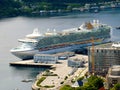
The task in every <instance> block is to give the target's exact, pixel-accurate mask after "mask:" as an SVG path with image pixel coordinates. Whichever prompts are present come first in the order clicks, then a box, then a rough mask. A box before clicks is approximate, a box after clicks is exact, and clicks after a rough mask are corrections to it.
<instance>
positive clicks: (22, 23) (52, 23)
mask: <svg viewBox="0 0 120 90" xmlns="http://www.w3.org/2000/svg"><path fill="white" fill-rule="evenodd" d="M119 17H120V10H111V11H106V12H105V11H102V12H100V13H89V14H88V13H85V14H71V15H67V16H56V17H46V18H27V17H15V18H7V19H2V20H0V90H14V89H15V88H19V90H31V85H32V82H29V83H24V82H21V80H23V79H27V78H30V79H34V78H35V77H36V75H37V74H38V73H39V72H41V71H44V70H45V69H44V68H26V67H12V66H9V62H13V61H19V60H20V59H18V58H16V57H15V56H13V55H12V54H10V52H9V50H10V49H11V48H12V47H16V46H18V45H19V44H20V43H18V42H17V39H19V38H23V37H24V36H25V35H26V34H29V33H32V30H33V29H34V28H36V27H37V28H38V29H39V30H40V32H41V33H44V32H46V31H47V29H48V28H49V29H50V31H52V30H53V29H56V31H61V30H63V29H68V28H73V27H79V26H80V25H81V24H82V23H83V22H85V21H91V20H93V19H99V20H100V22H103V23H105V24H108V25H111V26H112V27H113V30H112V32H111V35H112V37H111V39H112V40H113V41H120V36H119V35H120V30H116V29H115V27H117V26H120V18H119Z"/></svg>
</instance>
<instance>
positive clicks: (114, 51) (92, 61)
mask: <svg viewBox="0 0 120 90" xmlns="http://www.w3.org/2000/svg"><path fill="white" fill-rule="evenodd" d="M88 60H89V72H90V73H91V72H93V71H94V73H95V74H97V75H106V73H107V72H108V69H109V67H111V66H113V65H120V44H118V43H117V44H115V43H114V44H113V43H107V44H101V45H97V46H94V47H91V48H89V50H88Z"/></svg>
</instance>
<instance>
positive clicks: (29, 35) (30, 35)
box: [26, 28, 42, 39]
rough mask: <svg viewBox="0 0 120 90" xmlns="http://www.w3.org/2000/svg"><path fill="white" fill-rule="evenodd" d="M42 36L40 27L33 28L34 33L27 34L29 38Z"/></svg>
mask: <svg viewBox="0 0 120 90" xmlns="http://www.w3.org/2000/svg"><path fill="white" fill-rule="evenodd" d="M40 36H42V35H41V34H40V33H39V31H38V28H35V29H34V30H33V33H32V34H28V35H26V37H27V38H30V39H36V38H38V37H40Z"/></svg>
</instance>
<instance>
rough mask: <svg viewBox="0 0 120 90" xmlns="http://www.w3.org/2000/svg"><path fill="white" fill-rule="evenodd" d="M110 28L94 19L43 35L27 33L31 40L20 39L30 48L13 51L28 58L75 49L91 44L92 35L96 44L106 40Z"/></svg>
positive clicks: (108, 36) (21, 56) (20, 56)
mask: <svg viewBox="0 0 120 90" xmlns="http://www.w3.org/2000/svg"><path fill="white" fill-rule="evenodd" d="M110 30H111V27H110V26H108V25H106V24H101V23H100V22H99V20H93V22H92V23H91V22H85V23H83V24H82V25H81V26H80V27H78V28H71V29H67V30H63V31H61V32H56V30H54V31H53V32H52V33H51V32H49V30H48V31H47V32H46V33H45V34H42V35H41V34H38V33H37V34H34V35H35V36H34V35H33V34H31V35H27V36H26V38H27V39H29V41H27V40H25V39H24V40H19V41H21V42H22V43H23V46H24V44H27V45H28V46H29V47H30V48H29V47H27V48H24V49H12V50H11V52H12V53H13V54H14V55H16V56H18V57H19V58H22V59H28V58H31V57H33V55H34V54H36V53H44V54H45V53H47V54H50V53H57V52H64V51H74V50H77V49H80V48H83V47H86V46H89V45H91V37H93V38H94V43H95V44H100V43H103V42H106V41H107V40H108V39H109V38H110ZM37 35H38V36H37ZM33 36H34V38H33ZM36 36H37V37H36ZM31 39H32V40H31ZM31 43H32V45H33V46H32V45H31ZM27 49H28V50H27ZM23 56H24V58H23Z"/></svg>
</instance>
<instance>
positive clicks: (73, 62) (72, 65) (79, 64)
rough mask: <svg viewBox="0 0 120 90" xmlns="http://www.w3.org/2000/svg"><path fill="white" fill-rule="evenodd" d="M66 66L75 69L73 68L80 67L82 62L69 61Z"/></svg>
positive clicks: (77, 60)
mask: <svg viewBox="0 0 120 90" xmlns="http://www.w3.org/2000/svg"><path fill="white" fill-rule="evenodd" d="M68 66H69V67H75V68H78V67H82V66H83V61H82V60H80V59H69V60H68Z"/></svg>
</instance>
